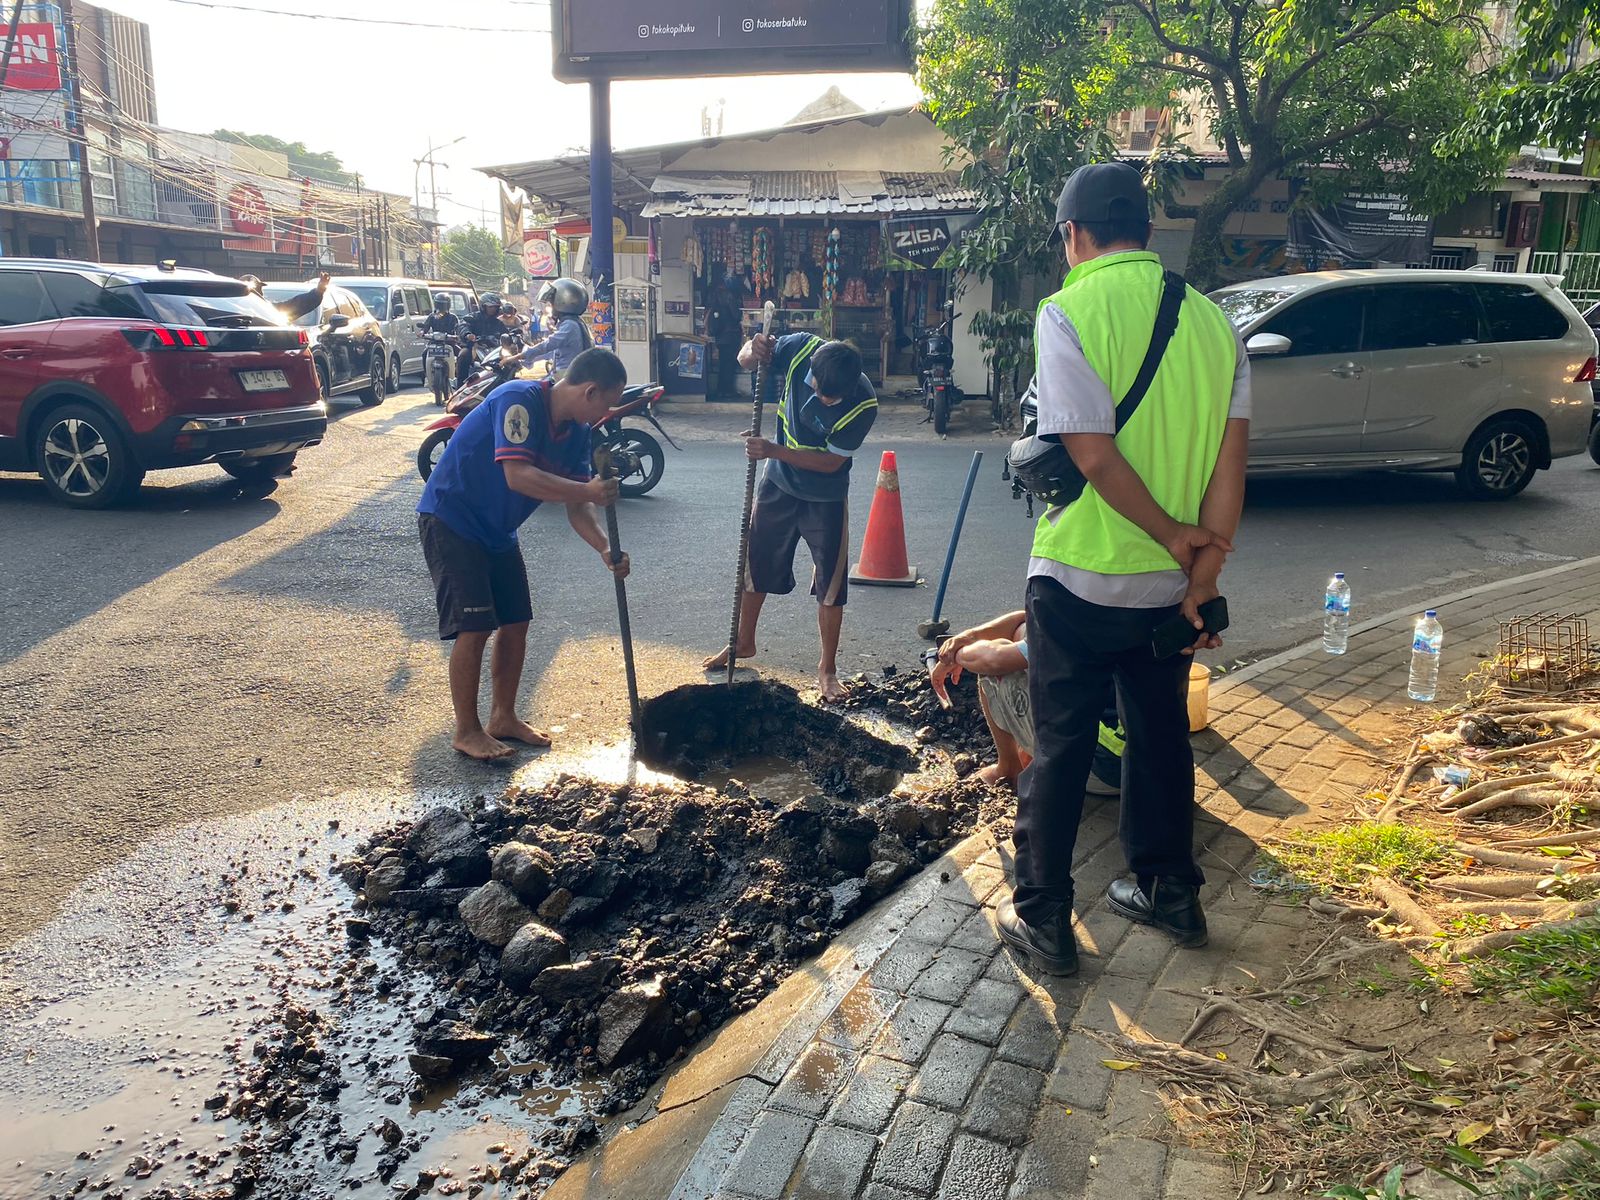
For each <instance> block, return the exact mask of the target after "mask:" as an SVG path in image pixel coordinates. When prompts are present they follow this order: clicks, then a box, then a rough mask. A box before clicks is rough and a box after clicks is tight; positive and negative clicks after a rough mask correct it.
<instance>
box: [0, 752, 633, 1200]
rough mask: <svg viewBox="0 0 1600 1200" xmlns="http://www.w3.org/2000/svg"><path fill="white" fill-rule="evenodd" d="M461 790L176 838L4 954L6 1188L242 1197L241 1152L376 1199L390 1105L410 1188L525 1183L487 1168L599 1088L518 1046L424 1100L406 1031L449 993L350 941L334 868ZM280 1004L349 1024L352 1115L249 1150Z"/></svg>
mask: <svg viewBox="0 0 1600 1200" xmlns="http://www.w3.org/2000/svg"><path fill="white" fill-rule="evenodd" d="M589 757H590V759H591V760H593V759H594V756H589ZM626 758H627V752H626V747H623V748H621V749H620V751H619V750H615V749H613V750H612V751H611V752H610V753H609V755H603V756H600V761H592V765H594V766H598V767H602V768H604V767H606V766H607V764H609V765H610V767H611V768H612V769H614V770H616V771H618V772H621V773H623V774H626V772H627V770H628V767H627V764H626ZM559 769H570V764H569V761H568V760H567V759H565V758H561V759H558V758H557V757H555V756H551V757H549V758H548V759H546V760H541V761H539V762H536V763H534V764H532V765H530V767H529V768H526V769H525V770H524V771H523V772H521V773H520V774H521V775H522V776H523V777H524V780H534V781H537V780H538V779H540V778H541V777H543V776H545V775H546V774H547V773H548V772H550V771H554V770H559ZM452 799H459V798H456V797H446V796H439V795H431V796H425V797H419V798H416V799H408V798H403V797H399V796H392V795H387V796H382V795H367V796H344V797H339V798H337V799H327V800H320V801H314V802H313V801H297V802H294V803H290V804H285V805H281V806H278V807H276V808H274V809H270V810H266V811H264V812H261V813H257V814H253V815H251V816H248V817H243V818H237V819H233V820H225V821H217V822H209V823H206V824H204V825H200V826H193V827H189V828H185V829H181V830H175V831H172V832H171V833H169V834H167V835H164V836H163V837H161V838H159V839H157V840H156V841H154V842H152V843H150V844H148V845H147V846H145V847H144V848H143V849H141V850H140V851H139V852H138V853H136V854H135V855H134V856H132V857H131V858H129V859H128V860H126V861H124V862H122V863H119V864H117V865H116V866H114V867H112V868H108V869H107V870H105V871H102V872H100V873H99V874H98V875H96V876H95V877H93V878H92V879H91V880H90V881H88V882H87V883H86V884H85V885H84V887H83V888H81V889H80V890H79V891H78V893H76V894H75V895H74V897H73V898H72V900H71V901H70V902H69V904H68V905H67V906H66V908H65V910H64V911H63V912H62V914H61V915H60V916H59V917H58V918H57V919H56V920H54V921H53V922H51V924H50V925H48V926H46V927H45V928H44V929H42V930H40V931H39V932H38V933H37V934H35V935H32V936H31V937H29V938H27V939H25V940H24V941H22V942H20V943H18V944H17V945H15V946H13V947H10V948H8V949H6V950H0V1079H3V1080H4V1083H5V1086H4V1088H0V1197H4V1198H6V1200H11V1198H13V1197H15V1198H17V1200H23V1198H27V1200H44V1198H45V1197H49V1196H52V1195H62V1196H64V1195H68V1194H71V1193H73V1192H74V1190H75V1189H77V1194H79V1195H85V1194H89V1195H106V1196H111V1197H122V1198H123V1200H136V1198H140V1197H165V1196H187V1195H205V1194H213V1193H215V1194H227V1193H228V1191H229V1189H228V1188H227V1187H226V1181H228V1180H229V1179H230V1178H231V1177H232V1173H233V1172H234V1171H235V1170H239V1169H242V1168H245V1167H246V1165H247V1164H248V1169H249V1170H250V1171H252V1172H253V1173H254V1174H255V1176H256V1177H257V1179H258V1184H257V1189H256V1193H255V1194H258V1195H269V1196H270V1195H285V1196H287V1195H291V1194H292V1195H298V1196H301V1197H320V1196H324V1195H333V1194H335V1192H336V1191H339V1192H342V1191H343V1190H344V1189H345V1188H346V1187H348V1186H349V1184H350V1182H351V1181H353V1180H355V1179H357V1178H360V1177H368V1182H367V1185H366V1186H367V1189H368V1190H369V1194H377V1191H381V1190H383V1188H382V1184H380V1183H379V1182H378V1180H376V1179H374V1178H370V1177H371V1176H372V1175H373V1173H374V1172H375V1170H376V1169H377V1167H378V1165H379V1156H380V1154H381V1153H382V1152H383V1151H385V1150H388V1151H389V1152H390V1156H391V1157H393V1156H394V1154H395V1150H394V1147H392V1146H390V1145H388V1144H387V1143H386V1142H385V1140H384V1139H383V1137H382V1136H380V1132H379V1130H378V1127H379V1126H380V1124H381V1122H383V1121H384V1120H385V1118H387V1119H389V1120H391V1121H393V1122H395V1123H396V1124H397V1125H398V1126H399V1127H400V1135H401V1139H402V1140H401V1141H400V1143H399V1145H400V1148H401V1149H402V1150H405V1151H407V1154H406V1160H405V1161H404V1163H403V1165H402V1166H401V1167H400V1170H399V1172H398V1173H397V1174H396V1176H395V1178H396V1179H397V1180H408V1181H409V1180H413V1179H415V1177H416V1175H417V1172H418V1171H419V1170H423V1169H426V1170H429V1171H435V1172H441V1173H442V1174H441V1175H440V1181H441V1187H442V1188H443V1187H448V1181H449V1180H450V1179H451V1178H457V1179H462V1180H466V1179H468V1178H469V1177H470V1178H472V1179H473V1180H474V1182H475V1183H477V1184H478V1185H479V1186H481V1188H482V1191H481V1193H480V1194H481V1195H484V1196H487V1197H496V1196H501V1195H506V1194H510V1193H509V1191H503V1190H502V1189H501V1187H500V1186H499V1185H497V1183H496V1182H495V1181H494V1180H492V1179H486V1178H484V1177H483V1171H482V1164H485V1163H490V1164H492V1163H494V1162H495V1161H496V1160H497V1159H498V1160H502V1161H503V1160H508V1159H510V1158H513V1157H514V1156H516V1155H517V1154H518V1152H519V1151H521V1150H523V1149H525V1148H526V1147H528V1146H529V1145H531V1144H532V1143H533V1142H534V1141H536V1140H537V1139H538V1137H539V1136H540V1135H541V1134H545V1133H548V1131H549V1130H550V1129H551V1128H552V1127H553V1126H556V1125H559V1124H562V1123H570V1122H572V1121H575V1120H577V1119H580V1118H581V1117H582V1116H583V1115H584V1112H585V1105H586V1102H587V1101H588V1099H589V1096H588V1094H587V1091H588V1087H587V1085H585V1084H582V1083H580V1084H579V1085H577V1086H569V1087H558V1086H555V1085H554V1084H552V1082H551V1081H550V1080H549V1079H548V1078H547V1074H546V1070H545V1068H544V1067H543V1066H542V1065H541V1064H538V1063H518V1062H514V1061H511V1060H509V1059H507V1058H506V1057H504V1056H503V1055H502V1056H500V1057H498V1058H497V1059H496V1061H495V1064H494V1065H495V1066H497V1067H498V1068H499V1071H498V1072H497V1073H496V1074H497V1075H498V1076H499V1079H500V1086H497V1087H496V1088H494V1089H493V1092H492V1094H491V1092H490V1091H489V1090H487V1089H482V1088H479V1087H477V1086H475V1085H470V1084H469V1085H465V1086H451V1087H448V1088H441V1089H436V1090H433V1091H430V1092H429V1093H427V1094H426V1095H421V1096H414V1095H413V1094H412V1093H411V1092H410V1091H409V1088H410V1087H411V1086H412V1084H413V1082H414V1080H413V1077H412V1074H411V1071H410V1069H409V1066H408V1064H407V1060H406V1056H407V1053H408V1052H409V1051H410V1049H411V1048H412V1047H411V1028H412V1022H413V1020H414V1018H415V1015H416V1013H417V1012H418V1011H419V1010H421V1009H424V1008H427V1007H430V1006H434V1005H439V1004H446V1003H448V1002H449V1001H450V1000H451V999H452V997H450V996H449V995H444V994H440V993H439V991H438V990H437V988H436V987H435V985H433V984H432V983H430V982H428V981H427V980H426V979H424V978H421V977H419V976H416V974H415V973H404V972H401V971H400V970H398V968H397V965H396V961H395V956H394V954H393V952H392V951H390V950H389V949H388V948H387V947H385V946H384V945H382V944H381V943H379V942H376V941H374V942H371V943H363V942H357V941H352V940H350V939H348V938H347V936H346V929H345V918H346V915H347V913H348V905H349V901H350V893H349V891H348V890H347V889H346V888H345V886H344V884H343V883H342V882H340V881H339V880H338V879H337V878H335V877H334V876H333V874H332V871H331V868H332V866H333V865H334V864H335V863H336V861H337V860H339V859H341V858H342V857H344V856H345V855H347V854H349V853H351V852H352V850H353V847H354V846H355V845H356V844H357V843H359V842H360V841H361V840H362V839H363V838H364V837H365V836H367V835H368V834H370V833H371V832H372V830H374V829H377V828H381V827H383V826H386V825H390V824H393V823H394V822H396V821H399V820H404V819H408V818H410V817H412V816H414V815H415V814H416V813H417V812H418V811H419V810H426V809H427V808H430V807H433V806H435V805H437V804H439V803H441V802H444V801H447V800H452ZM286 1002H293V1003H298V1004H302V1005H304V1006H305V1007H307V1008H309V1009H313V1010H317V1011H320V1012H323V1013H327V1014H330V1015H331V1017H332V1018H333V1020H334V1021H336V1023H337V1024H336V1026H335V1027H334V1028H333V1029H332V1030H330V1031H329V1033H328V1034H327V1036H325V1037H324V1038H323V1040H322V1046H323V1050H324V1052H325V1053H326V1054H327V1055H328V1058H329V1060H330V1065H332V1066H335V1070H333V1071H331V1072H329V1075H331V1077H332V1078H334V1079H336V1080H337V1085H338V1092H337V1099H336V1100H335V1101H334V1102H332V1103H331V1104H330V1105H329V1106H328V1107H330V1108H331V1109H332V1111H333V1113H334V1114H335V1115H336V1118H337V1120H336V1122H330V1126H335V1127H319V1128H317V1129H314V1130H313V1129H309V1128H303V1129H302V1132H301V1136H300V1137H299V1138H298V1139H297V1140H296V1143H295V1144H294V1145H292V1146H285V1145H282V1144H280V1145H278V1146H276V1147H274V1148H273V1149H272V1150H271V1151H270V1152H269V1151H266V1150H261V1151H260V1152H259V1153H257V1154H256V1155H254V1156H253V1157H252V1156H250V1155H249V1151H250V1150H251V1149H252V1147H251V1146H250V1145H249V1143H250V1142H251V1141H252V1139H253V1138H255V1137H256V1133H255V1131H254V1130H253V1129H252V1128H251V1126H250V1125H249V1123H248V1122H245V1121H242V1120H239V1119H236V1118H235V1117H234V1116H233V1115H231V1114H230V1109H231V1108H232V1107H233V1106H234V1105H235V1103H236V1102H237V1101H238V1100H239V1098H240V1096H241V1092H242V1087H243V1085H242V1084H241V1077H242V1074H241V1066H242V1065H248V1064H249V1063H250V1062H251V1061H252V1057H253V1052H254V1050H255V1049H256V1046H257V1043H258V1042H259V1041H260V1040H262V1039H265V1038H270V1037H272V1036H274V1034H275V1033H276V1032H278V1031H279V1030H278V1029H277V1027H276V1026H275V1025H274V1023H273V1022H274V1019H275V1017H277V1016H281V1012H282V1009H283V1006H284V1004H285V1003H286ZM326 1077H327V1076H325V1078H326ZM507 1078H509V1079H510V1081H511V1086H510V1087H506V1086H504V1084H505V1081H506V1079H507ZM262 1128H265V1127H262ZM392 1136H393V1132H392V1130H391V1137H392ZM241 1146H243V1148H244V1151H245V1153H244V1154H241ZM256 1148H257V1149H259V1147H256ZM491 1151H492V1152H491ZM492 1173H493V1172H492V1171H491V1172H490V1174H492ZM79 1180H86V1181H87V1182H86V1183H85V1184H84V1185H83V1186H82V1188H81V1189H79V1188H78V1181H79ZM219 1188H220V1189H221V1190H220V1192H218V1191H217V1189H219Z"/></svg>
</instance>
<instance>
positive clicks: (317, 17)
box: [168, 0, 550, 33]
mask: <svg viewBox="0 0 1600 1200" xmlns="http://www.w3.org/2000/svg"><path fill="white" fill-rule="evenodd" d="M168 3H170V4H183V5H187V6H188V7H190V8H210V9H216V10H218V11H222V12H238V13H254V14H256V15H257V16H265V17H295V18H297V19H299V20H302V21H344V22H346V23H348V24H351V25H394V26H400V27H403V28H406V29H441V30H456V31H458V32H461V33H549V32H550V30H548V29H535V28H532V27H531V26H520V27H511V28H508V27H506V26H503V25H445V24H440V23H437V22H429V21H401V20H397V19H395V18H391V17H347V16H344V15H342V14H340V13H308V12H293V11H291V10H289V9H284V8H258V7H256V6H255V5H253V4H222V3H218V2H217V0H168Z"/></svg>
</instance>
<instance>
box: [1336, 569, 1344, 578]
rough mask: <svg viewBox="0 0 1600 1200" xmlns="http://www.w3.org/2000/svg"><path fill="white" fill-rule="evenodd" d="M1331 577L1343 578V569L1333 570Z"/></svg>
mask: <svg viewBox="0 0 1600 1200" xmlns="http://www.w3.org/2000/svg"><path fill="white" fill-rule="evenodd" d="M1333 577H1334V578H1335V579H1343V578H1344V572H1343V571H1335V572H1334V573H1333Z"/></svg>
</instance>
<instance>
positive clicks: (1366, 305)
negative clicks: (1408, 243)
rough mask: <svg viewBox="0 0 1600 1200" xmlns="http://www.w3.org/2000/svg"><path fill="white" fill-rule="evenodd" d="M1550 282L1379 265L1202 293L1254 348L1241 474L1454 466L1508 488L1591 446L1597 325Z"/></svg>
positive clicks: (1462, 477) (1507, 493) (1480, 485)
mask: <svg viewBox="0 0 1600 1200" xmlns="http://www.w3.org/2000/svg"><path fill="white" fill-rule="evenodd" d="M1559 284H1560V280H1559V278H1557V277H1554V276H1548V275H1507V274H1499V273H1491V272H1485V271H1415V270H1404V269H1393V270H1387V269H1385V270H1361V271H1325V272H1314V273H1308V274H1304V275H1286V276H1279V277H1275V278H1271V279H1258V280H1254V281H1252V282H1250V283H1241V284H1236V285H1234V286H1232V287H1226V288H1222V289H1221V290H1220V291H1217V292H1213V293H1212V295H1211V298H1212V299H1213V300H1215V301H1216V302H1217V303H1218V304H1219V305H1221V307H1222V310H1223V311H1224V312H1225V313H1227V314H1228V318H1229V319H1230V320H1231V321H1232V322H1233V324H1234V327H1235V328H1236V329H1238V330H1239V333H1240V335H1241V336H1242V337H1243V338H1244V341H1245V346H1246V348H1247V350H1248V351H1249V354H1250V360H1251V372H1252V377H1253V381H1254V388H1253V391H1254V397H1255V410H1254V416H1253V419H1252V421H1251V426H1250V469H1251V471H1252V472H1253V473H1262V474H1265V473H1277V472H1284V473H1288V472H1300V471H1308V470H1341V471H1365V470H1405V471H1453V472H1455V475H1456V479H1457V481H1458V482H1459V483H1460V484H1461V486H1462V487H1463V488H1464V489H1465V490H1466V491H1467V492H1468V493H1469V494H1471V495H1472V496H1474V497H1477V498H1479V499H1485V500H1505V499H1509V498H1510V497H1512V496H1515V495H1516V494H1517V493H1518V492H1520V491H1522V489H1523V488H1525V487H1527V486H1528V483H1529V482H1530V481H1531V480H1532V479H1533V476H1534V473H1535V472H1536V471H1539V470H1541V469H1542V468H1546V467H1548V466H1549V465H1550V463H1551V461H1552V460H1553V459H1557V458H1564V457H1566V456H1568V455H1572V454H1580V453H1582V452H1583V451H1584V449H1585V446H1586V443H1587V441H1588V436H1589V423H1590V413H1591V412H1592V411H1593V409H1594V401H1593V396H1592V393H1591V390H1590V380H1592V379H1593V378H1594V375H1595V353H1596V345H1595V335H1594V333H1593V332H1592V331H1591V330H1590V329H1589V327H1588V326H1587V325H1586V324H1585V323H1584V321H1583V318H1582V317H1581V316H1579V315H1578V310H1577V309H1576V308H1574V307H1573V306H1572V303H1571V301H1569V300H1568V299H1567V297H1566V296H1564V295H1563V294H1562V292H1561V290H1560V287H1559Z"/></svg>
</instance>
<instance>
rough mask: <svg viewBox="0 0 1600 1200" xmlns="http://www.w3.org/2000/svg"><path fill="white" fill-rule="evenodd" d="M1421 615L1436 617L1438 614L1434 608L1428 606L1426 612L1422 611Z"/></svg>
mask: <svg viewBox="0 0 1600 1200" xmlns="http://www.w3.org/2000/svg"><path fill="white" fill-rule="evenodd" d="M1422 615H1423V616H1425V617H1437V616H1438V615H1439V614H1438V612H1437V611H1435V610H1434V609H1431V608H1430V609H1429V610H1428V611H1427V612H1425V613H1423V614H1422Z"/></svg>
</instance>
